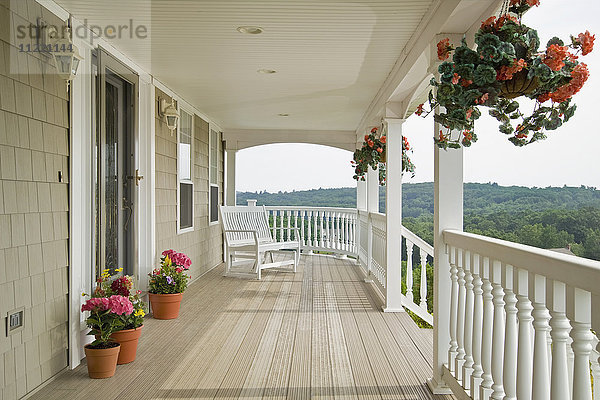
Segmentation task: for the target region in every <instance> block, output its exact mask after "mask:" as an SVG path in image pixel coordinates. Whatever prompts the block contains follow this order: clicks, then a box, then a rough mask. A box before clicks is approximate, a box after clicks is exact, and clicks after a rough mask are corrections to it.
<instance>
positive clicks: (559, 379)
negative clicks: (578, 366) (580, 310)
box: [547, 280, 571, 400]
mask: <svg viewBox="0 0 600 400" xmlns="http://www.w3.org/2000/svg"><path fill="white" fill-rule="evenodd" d="M547 290H548V294H547V299H548V304H549V306H550V307H549V308H550V315H551V316H552V319H550V326H551V327H552V331H551V332H550V334H551V335H552V373H551V375H550V398H551V399H552V400H570V398H571V395H570V393H569V370H568V368H567V341H568V339H569V331H570V330H571V325H570V324H569V320H568V319H567V317H566V315H565V313H566V297H567V290H566V285H565V284H564V283H562V282H558V281H550V280H549V281H548V282H547Z"/></svg>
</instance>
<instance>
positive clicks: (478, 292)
mask: <svg viewBox="0 0 600 400" xmlns="http://www.w3.org/2000/svg"><path fill="white" fill-rule="evenodd" d="M482 262H483V259H482V257H481V256H480V255H479V254H473V263H472V264H471V266H472V273H473V373H472V374H471V382H470V388H471V392H470V393H471V397H472V398H473V400H479V387H480V386H481V382H482V380H483V378H482V375H483V368H482V367H481V336H482V334H483V296H482V295H483V289H482V288H481V286H482V285H483V281H482V280H481V272H482V271H481V269H482V266H483V265H482Z"/></svg>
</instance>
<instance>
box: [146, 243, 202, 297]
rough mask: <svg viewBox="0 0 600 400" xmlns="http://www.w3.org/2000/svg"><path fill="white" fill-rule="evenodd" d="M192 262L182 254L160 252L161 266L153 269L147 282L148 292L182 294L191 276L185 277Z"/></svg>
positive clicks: (168, 251)
mask: <svg viewBox="0 0 600 400" xmlns="http://www.w3.org/2000/svg"><path fill="white" fill-rule="evenodd" d="M191 265H192V260H190V258H189V257H188V256H186V255H185V254H183V253H178V252H176V251H174V250H165V251H163V252H162V257H161V265H160V267H159V268H155V269H154V270H153V271H152V273H151V274H148V276H149V277H150V279H149V281H148V291H149V292H150V293H153V294H173V293H183V292H184V291H185V289H186V288H187V282H188V280H189V279H190V278H191V276H189V275H186V274H185V273H184V272H185V271H187V270H188V269H189V268H190V266H191Z"/></svg>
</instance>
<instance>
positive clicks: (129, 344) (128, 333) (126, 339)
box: [110, 325, 144, 365]
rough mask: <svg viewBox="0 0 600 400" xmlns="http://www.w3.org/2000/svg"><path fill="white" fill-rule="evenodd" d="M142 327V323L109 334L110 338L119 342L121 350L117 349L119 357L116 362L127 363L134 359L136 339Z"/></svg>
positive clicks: (138, 337)
mask: <svg viewBox="0 0 600 400" xmlns="http://www.w3.org/2000/svg"><path fill="white" fill-rule="evenodd" d="M143 327H144V325H142V326H140V327H139V328H135V329H124V330H122V331H117V332H114V333H113V334H112V335H110V338H111V339H112V340H114V341H115V342H117V343H120V344H121V351H119V359H118V360H117V364H119V365H121V364H128V363H130V362H132V361H133V360H135V355H136V352H137V346H138V340H139V339H140V335H141V334H142V328H143Z"/></svg>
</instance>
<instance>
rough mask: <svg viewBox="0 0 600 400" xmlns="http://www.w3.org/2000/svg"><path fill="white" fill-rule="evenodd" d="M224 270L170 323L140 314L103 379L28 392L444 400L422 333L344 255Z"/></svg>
mask: <svg viewBox="0 0 600 400" xmlns="http://www.w3.org/2000/svg"><path fill="white" fill-rule="evenodd" d="M284 256H285V255H284ZM280 257H282V256H280V255H277V256H276V258H277V259H279V258H280ZM222 273H223V266H220V267H218V268H216V269H214V270H212V271H210V272H209V273H207V274H206V275H205V276H203V277H202V278H200V279H198V280H197V281H196V282H194V283H193V284H192V285H190V287H189V289H188V291H187V292H186V294H185V295H184V302H183V303H182V309H181V313H180V316H179V318H178V319H177V320H170V321H159V320H154V319H151V318H149V319H147V320H146V321H145V327H144V331H143V333H142V338H141V339H140V345H139V348H138V358H137V360H136V361H135V362H133V363H131V364H129V365H122V366H119V367H118V369H117V374H116V375H115V376H114V377H113V378H111V379H110V381H104V380H103V381H97V380H91V379H89V378H88V377H87V370H86V366H85V362H84V364H83V365H82V366H80V367H78V368H76V369H75V370H73V371H68V372H66V373H64V374H62V375H61V376H59V377H58V378H57V379H56V380H55V381H54V382H52V383H50V384H49V385H47V386H46V387H44V388H42V389H41V390H40V391H39V392H38V393H36V394H35V395H33V396H32V399H66V398H68V399H98V400H100V399H102V400H113V399H166V398H168V399H297V400H303V399H310V398H323V399H334V398H335V399H369V400H371V399H381V398H386V399H435V400H438V399H453V397H452V396H432V395H431V394H430V393H429V392H428V391H427V389H426V388H425V381H426V379H427V378H429V377H430V375H431V354H432V350H431V348H432V336H431V332H428V331H423V330H421V329H419V328H418V327H417V326H416V325H414V323H413V322H412V320H410V317H408V316H407V315H406V314H383V313H382V312H381V311H380V310H381V301H380V300H379V299H378V298H377V296H375V295H374V292H372V288H371V287H370V285H368V284H365V283H364V282H363V281H362V280H361V275H360V272H359V271H358V267H357V266H356V264H355V261H354V260H352V259H343V258H335V257H331V256H319V255H303V256H302V257H301V263H300V265H299V266H298V272H297V273H296V274H294V273H291V272H288V271H285V272H284V271H275V270H265V271H264V274H263V280H262V281H256V280H247V279H236V278H230V277H223V276H222ZM407 318H408V319H407Z"/></svg>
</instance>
